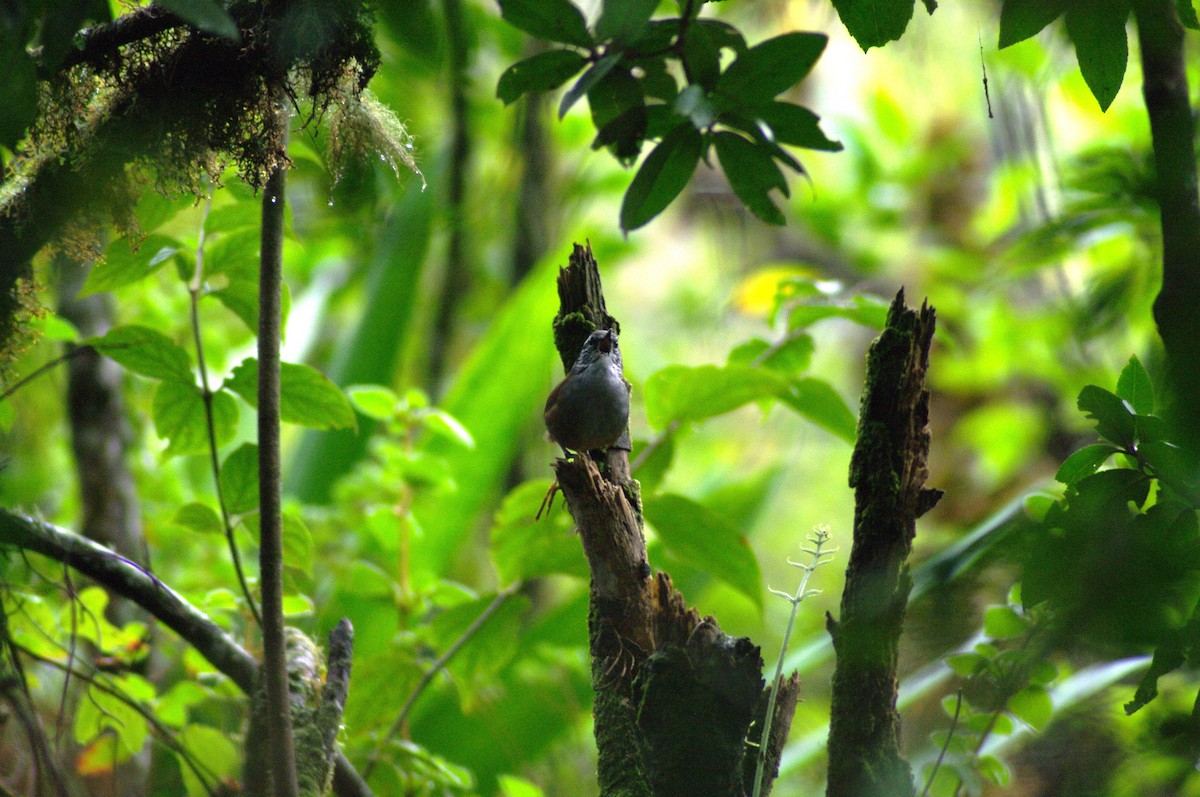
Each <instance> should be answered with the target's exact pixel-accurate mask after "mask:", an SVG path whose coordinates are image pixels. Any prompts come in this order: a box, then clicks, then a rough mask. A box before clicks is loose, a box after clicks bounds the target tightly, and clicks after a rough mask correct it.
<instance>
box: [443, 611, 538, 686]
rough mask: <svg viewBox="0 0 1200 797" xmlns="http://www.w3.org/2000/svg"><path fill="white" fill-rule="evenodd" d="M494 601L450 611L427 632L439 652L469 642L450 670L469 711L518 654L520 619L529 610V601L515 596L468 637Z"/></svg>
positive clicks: (463, 646)
mask: <svg viewBox="0 0 1200 797" xmlns="http://www.w3.org/2000/svg"><path fill="white" fill-rule="evenodd" d="M495 597H496V596H495V595H484V596H481V597H479V598H477V599H476V600H473V601H467V602H465V603H460V604H459V605H457V606H454V607H452V608H449V609H447V610H446V611H444V612H442V613H441V614H439V615H437V617H436V618H434V620H433V622H432V623H430V625H429V628H428V630H429V636H430V644H432V645H433V646H434V648H435V649H437V650H439V651H444V650H446V649H448V648H449V647H450V646H451V645H454V644H457V643H459V641H460V640H463V639H465V640H466V641H465V644H463V645H462V647H460V648H459V649H458V652H457V653H455V654H454V657H453V658H452V659H451V660H450V663H449V664H448V665H447V669H448V670H449V671H450V672H451V673H452V674H453V675H455V676H456V678H455V679H454V680H455V682H456V685H457V686H458V687H459V699H460V700H461V701H462V703H463V706H464V708H466V709H467V710H470V708H471V707H472V706H473V705H474V704H476V703H477V702H478V701H479V700H480V693H481V691H486V690H481V689H480V687H481V686H486V684H487V683H488V682H490V681H491V680H492V679H493V678H494V677H495V676H496V674H497V673H498V672H499V671H500V670H501V668H503V667H504V665H506V664H508V662H509V661H510V660H511V659H512V657H513V655H514V654H515V653H516V652H517V650H518V646H519V642H520V638H521V617H522V615H523V614H524V613H525V612H526V610H528V608H529V598H527V597H525V596H524V595H514V596H512V597H510V598H508V599H507V600H506V601H505V602H504V603H503V604H502V605H501V606H500V607H499V608H498V609H496V610H494V612H493V613H492V615H491V616H490V617H488V618H487V621H486V622H484V623H483V625H481V626H479V627H478V628H477V629H476V630H475V631H474V633H472V634H471V635H470V636H467V635H466V632H467V629H468V628H470V626H471V625H472V624H474V623H475V622H476V621H477V620H478V619H479V617H480V616H481V615H482V614H483V612H484V611H485V610H487V608H488V606H489V605H490V604H491V603H492V601H493V600H494V599H495Z"/></svg>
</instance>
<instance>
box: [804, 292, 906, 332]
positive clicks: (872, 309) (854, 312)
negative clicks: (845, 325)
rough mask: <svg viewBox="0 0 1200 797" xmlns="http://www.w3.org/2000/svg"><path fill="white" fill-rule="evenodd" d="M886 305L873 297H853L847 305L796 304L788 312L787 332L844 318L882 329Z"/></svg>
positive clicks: (885, 318) (885, 316) (884, 321)
mask: <svg viewBox="0 0 1200 797" xmlns="http://www.w3.org/2000/svg"><path fill="white" fill-rule="evenodd" d="M887 313H888V303H887V302H886V301H883V300H881V299H879V298H878V297H875V296H861V295H860V296H855V297H854V299H853V300H852V301H851V302H850V303H849V304H797V305H796V306H794V307H792V309H791V310H790V311H789V312H788V320H787V327H788V330H789V331H791V330H797V329H803V328H805V327H808V326H811V325H812V324H815V323H816V322H818V321H823V320H824V319H826V318H846V319H849V320H850V321H853V322H854V323H856V324H862V325H863V326H865V327H870V328H871V329H883V327H884V324H885V323H886V322H887Z"/></svg>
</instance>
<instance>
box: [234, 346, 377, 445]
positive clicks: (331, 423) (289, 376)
mask: <svg viewBox="0 0 1200 797" xmlns="http://www.w3.org/2000/svg"><path fill="white" fill-rule="evenodd" d="M225 387H227V388H229V389H230V390H232V391H233V392H234V393H237V394H238V395H239V396H241V397H242V398H243V399H245V400H246V402H247V403H248V404H249V405H250V406H251V407H254V408H256V409H257V407H258V360H257V359H255V358H254V357H247V358H246V359H245V360H242V362H241V364H240V365H238V367H237V368H234V369H233V373H232V374H230V375H229V379H228V380H226V383H225ZM279 389H280V400H279V417H280V419H281V420H284V421H286V422H288V423H297V424H300V425H301V426H307V427H308V428H310V429H353V428H354V427H355V424H356V421H355V418H354V410H353V409H351V407H350V402H349V400H347V398H346V394H344V393H343V392H342V391H341V390H339V389H338V387H337V385H335V384H333V382H330V381H329V380H328V379H326V378H325V376H324V375H323V374H322V373H321V372H320V371H318V370H317V369H315V368H313V367H311V366H308V365H300V364H297V363H281V364H280V369H279Z"/></svg>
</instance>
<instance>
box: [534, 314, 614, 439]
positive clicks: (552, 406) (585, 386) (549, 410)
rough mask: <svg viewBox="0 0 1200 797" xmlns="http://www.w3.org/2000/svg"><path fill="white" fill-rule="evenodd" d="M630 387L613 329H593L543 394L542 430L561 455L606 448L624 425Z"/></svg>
mask: <svg viewBox="0 0 1200 797" xmlns="http://www.w3.org/2000/svg"><path fill="white" fill-rule="evenodd" d="M629 389H630V388H629V383H628V382H626V381H625V376H624V373H623V371H622V365H621V349H620V347H619V346H618V345H617V333H616V332H615V331H614V330H611V329H598V330H596V331H595V332H593V333H592V334H590V335H588V338H587V340H586V341H584V343H583V348H582V349H581V350H580V352H579V357H578V358H576V360H575V364H574V365H573V366H571V370H570V372H569V373H568V374H567V376H566V378H565V379H563V380H562V381H561V382H559V383H558V385H556V386H555V388H554V389H553V390H551V391H550V397H549V398H547V399H546V411H545V414H544V417H545V420H546V431H548V432H549V433H550V438H551V439H552V440H553V441H554V442H556V443H558V445H559V446H560V447H561V448H562V449H563V454H564V455H566V454H567V453H568V451H575V452H583V451H594V450H597V449H605V448H608V447H609V446H611V445H613V444H614V443H616V442H617V441H618V440H619V439H620V438H621V437H622V435H624V433H625V430H626V428H627V427H628V426H629Z"/></svg>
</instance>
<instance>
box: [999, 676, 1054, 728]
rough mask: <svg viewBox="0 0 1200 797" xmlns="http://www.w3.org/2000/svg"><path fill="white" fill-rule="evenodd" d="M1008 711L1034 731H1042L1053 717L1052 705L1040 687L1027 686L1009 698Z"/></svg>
mask: <svg viewBox="0 0 1200 797" xmlns="http://www.w3.org/2000/svg"><path fill="white" fill-rule="evenodd" d="M1008 710H1009V711H1010V712H1012V714H1013V716H1014V717H1016V718H1017V719H1019V720H1021V721H1022V722H1024V723H1026V724H1027V725H1030V726H1032V727H1033V728H1034V729H1035V730H1042V729H1043V728H1045V727H1046V725H1047V724H1048V723H1049V722H1050V718H1051V717H1052V716H1053V715H1054V703H1053V702H1052V701H1051V700H1050V695H1049V693H1047V692H1046V690H1045V689H1043V688H1042V687H1040V686H1028V687H1026V688H1024V689H1022V690H1021V691H1020V692H1017V693H1016V694H1015V695H1013V696H1012V697H1011V698H1009V700H1008Z"/></svg>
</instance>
